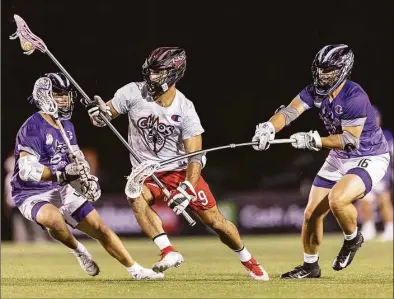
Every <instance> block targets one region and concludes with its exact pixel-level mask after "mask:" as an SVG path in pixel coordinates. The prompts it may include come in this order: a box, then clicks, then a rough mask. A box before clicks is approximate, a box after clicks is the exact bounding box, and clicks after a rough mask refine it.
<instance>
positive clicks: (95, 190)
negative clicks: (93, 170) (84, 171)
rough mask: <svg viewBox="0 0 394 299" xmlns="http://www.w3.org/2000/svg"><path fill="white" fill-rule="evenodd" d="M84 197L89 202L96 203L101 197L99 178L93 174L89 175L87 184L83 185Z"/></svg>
mask: <svg viewBox="0 0 394 299" xmlns="http://www.w3.org/2000/svg"><path fill="white" fill-rule="evenodd" d="M81 191H82V195H83V196H85V197H86V199H87V200H89V201H96V200H98V199H99V198H100V196H101V188H100V185H99V183H98V178H97V177H96V176H94V175H92V174H90V175H89V177H88V179H87V181H86V182H84V183H82V185H81Z"/></svg>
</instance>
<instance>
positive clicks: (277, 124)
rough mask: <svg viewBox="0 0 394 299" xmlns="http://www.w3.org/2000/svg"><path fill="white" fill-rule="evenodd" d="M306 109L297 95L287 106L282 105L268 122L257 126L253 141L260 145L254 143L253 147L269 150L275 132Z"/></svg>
mask: <svg viewBox="0 0 394 299" xmlns="http://www.w3.org/2000/svg"><path fill="white" fill-rule="evenodd" d="M306 109H307V106H306V105H305V103H304V102H303V101H302V100H301V99H300V98H299V96H297V97H295V98H294V99H293V100H292V101H291V102H290V104H289V105H288V106H287V107H283V106H282V107H280V108H279V109H278V110H277V112H276V113H275V114H274V115H273V116H272V117H271V118H270V120H269V121H268V122H265V123H260V124H258V125H257V126H256V132H255V135H254V137H253V139H252V141H257V142H259V145H254V146H253V148H254V149H255V150H259V151H263V150H267V149H268V148H269V142H270V141H271V140H274V139H275V133H277V132H279V131H280V130H282V129H283V128H284V127H285V126H288V125H290V123H291V122H293V121H294V120H296V119H297V118H298V117H299V116H300V115H301V114H302V113H303V112H304V111H305V110H306Z"/></svg>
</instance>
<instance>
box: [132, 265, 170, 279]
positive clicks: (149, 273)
mask: <svg viewBox="0 0 394 299" xmlns="http://www.w3.org/2000/svg"><path fill="white" fill-rule="evenodd" d="M130 274H131V277H132V278H133V279H134V280H160V279H163V278H164V274H163V273H157V272H155V271H153V270H151V269H146V268H143V267H141V269H139V270H137V271H135V272H133V273H130Z"/></svg>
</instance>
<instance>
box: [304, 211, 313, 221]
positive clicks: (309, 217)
mask: <svg viewBox="0 0 394 299" xmlns="http://www.w3.org/2000/svg"><path fill="white" fill-rule="evenodd" d="M312 217H313V209H310V208H306V209H305V211H304V224H308V223H309V222H310V221H311V220H312Z"/></svg>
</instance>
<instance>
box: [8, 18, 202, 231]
mask: <svg viewBox="0 0 394 299" xmlns="http://www.w3.org/2000/svg"><path fill="white" fill-rule="evenodd" d="M14 19H15V22H16V25H17V31H16V32H15V33H14V34H13V35H11V36H10V39H13V40H14V39H17V38H19V41H20V43H21V47H22V49H23V50H24V53H23V54H26V55H31V54H32V53H33V52H34V51H35V50H36V49H38V50H39V51H40V52H42V53H44V54H47V55H48V56H49V58H50V59H51V60H52V61H53V62H54V63H55V64H56V65H57V66H58V68H59V69H60V70H61V71H62V72H63V73H64V75H65V76H66V77H67V78H68V79H69V80H70V82H71V83H72V84H73V85H74V86H75V88H76V89H77V90H78V91H79V92H80V94H81V95H82V97H83V98H84V99H85V101H86V103H82V104H84V105H85V106H86V105H87V104H91V103H94V102H95V101H93V100H91V99H90V97H89V96H88V95H87V94H86V92H85V91H84V90H83V89H82V88H81V87H80V86H79V85H78V83H77V82H76V81H75V80H74V79H73V78H72V77H71V75H70V74H69V73H68V72H67V71H66V69H65V68H64V67H63V66H62V65H61V64H60V62H59V61H58V60H57V59H56V58H55V56H53V54H52V53H51V52H50V51H49V50H48V47H47V46H46V44H45V43H44V41H43V40H42V39H41V38H39V37H38V36H36V35H35V34H33V33H32V32H31V30H30V29H29V27H28V26H27V24H26V22H25V21H24V20H23V19H22V18H21V17H20V16H18V15H16V14H15V15H14ZM81 102H82V101H81ZM99 116H100V117H101V118H102V120H103V121H104V122H105V124H106V125H107V126H108V127H109V128H110V129H111V130H112V132H113V133H114V134H115V135H116V136H117V137H118V139H119V140H120V141H121V142H122V143H123V145H124V146H125V147H126V148H127V149H128V151H129V152H130V154H131V155H132V156H133V158H134V159H135V160H136V161H137V162H138V163H141V159H140V158H139V157H138V156H137V155H136V153H135V152H134V151H133V149H132V148H131V146H130V145H129V143H128V142H127V141H126V140H125V139H124V138H123V136H122V135H121V134H120V133H119V132H118V130H116V128H115V127H114V126H113V125H112V124H111V122H110V121H109V120H108V119H107V117H106V116H105V115H104V114H103V113H102V112H101V111H100V113H99ZM151 177H152V179H153V180H154V182H155V183H156V184H157V186H158V187H159V188H160V189H162V191H163V193H164V195H165V196H166V197H167V198H169V197H170V191H168V189H167V188H166V187H165V186H164V184H163V183H162V182H161V181H160V180H159V179H158V178H157V177H156V176H155V175H154V174H152V175H151ZM182 215H183V216H184V217H185V219H186V220H187V221H188V222H189V224H190V225H191V226H194V225H195V224H196V221H195V220H194V219H193V218H192V217H191V216H190V215H189V214H188V213H187V212H186V211H184V212H183V213H182Z"/></svg>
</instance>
